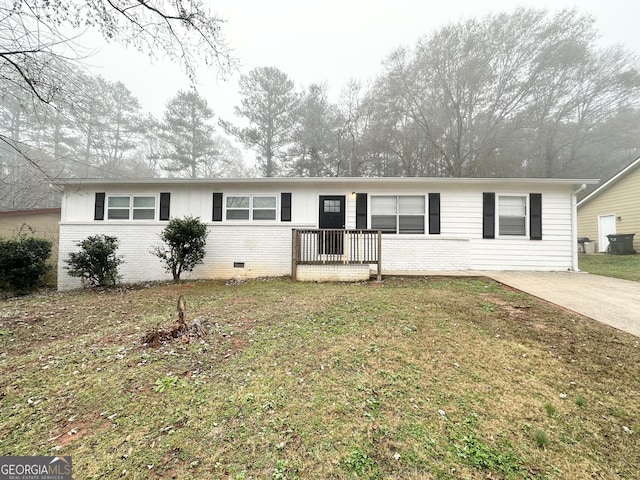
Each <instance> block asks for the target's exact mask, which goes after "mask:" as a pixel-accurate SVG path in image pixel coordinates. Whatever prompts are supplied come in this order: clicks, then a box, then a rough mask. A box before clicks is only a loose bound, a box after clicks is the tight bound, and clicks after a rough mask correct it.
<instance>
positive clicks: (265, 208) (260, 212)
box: [226, 195, 276, 220]
mask: <svg viewBox="0 0 640 480" xmlns="http://www.w3.org/2000/svg"><path fill="white" fill-rule="evenodd" d="M226 211H227V220H275V219H276V196H275V195H229V196H227V200H226Z"/></svg>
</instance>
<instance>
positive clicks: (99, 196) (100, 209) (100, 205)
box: [93, 192, 105, 220]
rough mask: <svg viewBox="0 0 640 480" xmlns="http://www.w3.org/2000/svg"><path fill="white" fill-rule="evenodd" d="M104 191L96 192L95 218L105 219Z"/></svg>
mask: <svg viewBox="0 0 640 480" xmlns="http://www.w3.org/2000/svg"><path fill="white" fill-rule="evenodd" d="M104 198H105V193H104V192H96V203H95V209H94V213H93V219H94V220H104Z"/></svg>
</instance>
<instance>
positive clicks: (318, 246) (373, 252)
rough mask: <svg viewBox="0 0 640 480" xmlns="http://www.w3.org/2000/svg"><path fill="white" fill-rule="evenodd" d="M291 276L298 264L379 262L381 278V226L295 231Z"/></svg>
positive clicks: (293, 275) (379, 278) (378, 275)
mask: <svg viewBox="0 0 640 480" xmlns="http://www.w3.org/2000/svg"><path fill="white" fill-rule="evenodd" d="M292 235H293V237H292V242H291V245H292V254H291V278H292V280H293V281H296V272H297V267H298V265H346V264H376V265H377V267H378V272H377V278H378V281H380V280H382V233H381V231H380V230H326V229H322V230H298V229H294V230H293V231H292Z"/></svg>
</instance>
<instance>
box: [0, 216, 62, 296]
mask: <svg viewBox="0 0 640 480" xmlns="http://www.w3.org/2000/svg"><path fill="white" fill-rule="evenodd" d="M59 223H60V209H59V208H37V209H31V210H8V211H5V212H0V238H16V237H18V236H20V235H33V236H35V237H40V238H46V239H47V240H51V242H52V243H53V245H52V246H51V256H50V257H49V263H50V264H51V265H52V266H53V274H52V275H51V277H50V278H46V281H47V283H48V282H52V284H54V285H55V271H56V266H57V265H58V224H59Z"/></svg>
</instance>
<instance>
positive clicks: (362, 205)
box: [356, 193, 367, 230]
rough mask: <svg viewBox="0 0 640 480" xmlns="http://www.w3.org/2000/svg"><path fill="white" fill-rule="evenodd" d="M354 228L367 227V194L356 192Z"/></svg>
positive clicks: (364, 228)
mask: <svg viewBox="0 0 640 480" xmlns="http://www.w3.org/2000/svg"><path fill="white" fill-rule="evenodd" d="M356 228H357V229H358V230H366V229H367V194H366V193H356Z"/></svg>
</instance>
